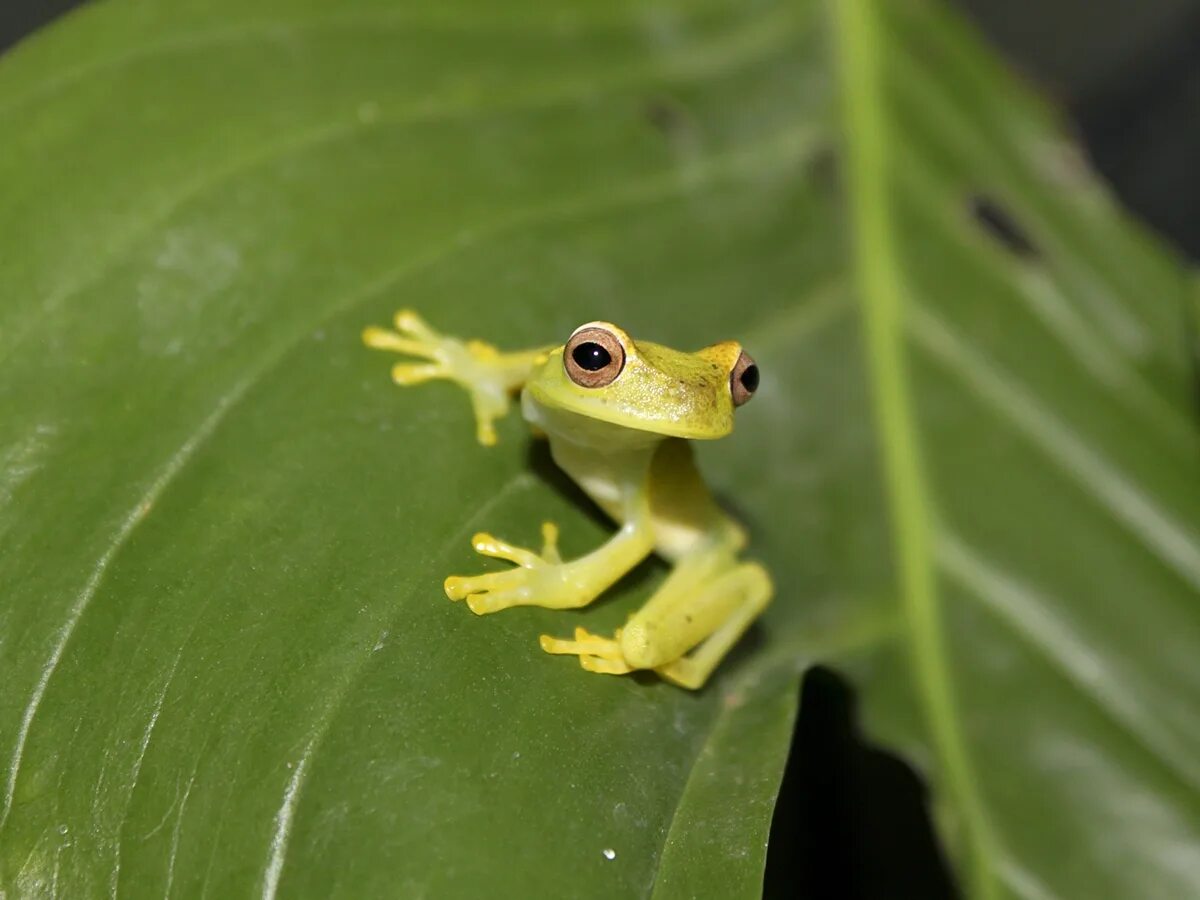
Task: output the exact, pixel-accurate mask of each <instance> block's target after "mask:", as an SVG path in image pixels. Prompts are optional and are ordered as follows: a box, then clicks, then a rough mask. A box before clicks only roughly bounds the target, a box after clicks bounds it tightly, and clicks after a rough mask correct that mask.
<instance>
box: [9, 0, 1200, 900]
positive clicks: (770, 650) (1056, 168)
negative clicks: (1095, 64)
mask: <svg viewBox="0 0 1200 900" xmlns="http://www.w3.org/2000/svg"><path fill="white" fill-rule="evenodd" d="M426 7H427V8H420V7H418V6H416V5H413V6H410V7H396V6H395V5H394V4H391V3H385V2H383V0H374V2H372V0H358V2H355V3H353V4H350V3H343V4H339V5H338V6H337V8H336V10H333V9H332V7H331V6H330V5H329V4H326V3H321V2H318V0H266V2H262V3H255V4H235V3H231V2H226V0H184V2H179V3H172V4H169V5H166V4H153V3H149V2H146V0H109V2H105V3H98V4H95V5H93V6H90V7H88V8H86V9H85V10H84V11H83V12H81V13H80V14H78V15H75V16H74V17H72V18H71V19H69V20H68V21H67V22H65V23H63V24H62V25H60V26H57V27H55V28H52V29H51V30H49V31H48V32H46V33H44V34H43V35H41V36H39V37H38V38H37V39H36V40H34V41H32V42H29V43H27V44H25V45H23V46H22V47H20V48H18V50H17V51H16V52H14V53H12V54H11V55H9V56H8V57H6V58H5V59H4V60H2V61H0V130H2V133H3V134H4V140H3V143H2V144H0V184H2V185H3V194H2V197H3V199H2V201H0V204H2V205H0V246H2V247H3V248H4V252H3V253H0V296H2V297H3V303H2V304H0V372H2V377H0V498H2V505H0V540H2V541H3V544H2V546H3V548H4V551H3V554H0V584H2V585H3V586H4V600H3V602H2V603H0V679H2V682H3V684H4V691H3V695H2V697H3V699H0V760H2V762H0V765H2V766H3V776H4V777H3V781H2V784H3V788H4V790H3V795H2V796H0V800H2V806H0V810H2V813H3V824H2V825H0V885H3V886H4V887H5V888H6V889H7V890H9V891H10V892H11V893H12V894H13V895H14V896H21V897H24V896H40V895H51V894H59V893H65V894H68V895H84V896H90V895H93V894H97V893H102V892H105V891H111V892H113V893H123V894H130V893H132V894H142V893H146V894H159V893H161V894H167V895H170V894H171V893H173V892H174V893H177V894H182V895H185V896H193V895H198V894H204V893H209V894H215V895H218V896H227V895H243V894H246V893H248V892H250V891H252V890H256V891H259V892H261V893H262V894H263V895H264V896H272V895H274V894H275V892H276V890H277V889H278V890H281V891H286V892H290V893H293V894H294V893H298V892H303V893H305V894H307V895H312V896H326V895H337V896H354V897H357V896H376V895H401V896H417V895H426V894H427V895H431V896H446V895H447V894H453V895H470V894H476V893H483V892H485V891H486V892H487V893H488V894H489V895H501V896H530V895H541V894H546V895H550V896H566V895H569V896H590V895H595V896H612V895H616V896H630V895H633V896H639V895H647V894H650V893H655V894H656V895H657V896H660V897H675V896H693V895H696V894H707V895H711V894H718V895H721V896H749V895H753V894H754V893H756V892H757V889H758V885H759V883H760V879H761V872H762V863H763V856H764V846H765V840H766V834H767V828H768V825H769V821H770V811H771V807H772V803H773V797H774V793H775V791H776V789H777V784H778V779H779V773H780V770H781V768H782V764H783V760H784V758H785V756H786V753H787V741H788V738H789V735H790V732H791V722H792V717H793V715H794V704H795V696H796V692H795V688H796V680H797V677H798V674H799V673H800V671H802V669H803V668H804V667H805V666H807V665H808V664H809V663H810V662H811V661H813V660H824V661H826V662H829V663H830V664H832V665H834V666H835V667H837V668H839V669H840V670H842V671H844V672H847V673H848V674H849V675H850V676H851V677H852V679H853V680H854V682H855V683H856V684H857V685H858V686H859V687H860V689H861V692H862V698H863V702H864V706H865V710H866V714H867V726H868V730H869V732H870V733H871V734H872V735H874V736H875V737H877V738H878V739H880V740H884V741H887V742H889V743H891V744H892V745H894V746H897V747H900V748H902V749H903V750H904V752H905V753H906V754H907V756H908V758H909V759H911V760H912V761H913V762H914V764H915V765H917V766H918V768H920V769H921V771H923V772H924V773H925V774H926V776H927V777H928V778H929V779H930V780H931V782H932V785H933V789H934V795H935V797H936V798H937V802H938V814H939V816H938V817H939V822H940V824H941V827H942V831H943V835H944V836H945V837H946V839H947V841H948V843H949V844H950V845H951V847H952V851H953V855H954V857H955V859H956V860H957V863H958V869H959V872H960V875H961V878H962V881H963V883H964V885H965V886H967V887H968V888H969V889H970V890H971V892H972V893H973V894H975V895H977V896H992V895H999V894H1001V893H1012V894H1016V895H1020V896H1025V897H1030V898H1042V897H1052V896H1062V897H1076V896H1087V897H1106V896H1113V897H1117V896H1122V897H1133V896H1137V897H1141V896H1183V895H1187V894H1190V893H1195V891H1196V889H1197V886H1198V885H1200V850H1198V849H1197V848H1200V840H1198V835H1197V832H1198V830H1200V790H1198V788H1200V762H1197V761H1198V760H1200V752H1198V751H1200V702H1198V701H1200V667H1198V666H1196V664H1195V661H1196V659H1197V657H1198V652H1200V610H1198V608H1197V588H1200V540H1198V539H1197V536H1196V532H1195V522H1196V521H1197V520H1198V518H1200V479H1197V478H1196V475H1197V471H1196V468H1197V462H1196V459H1197V457H1196V432H1195V428H1194V423H1193V422H1191V421H1190V420H1189V418H1188V409H1189V407H1188V406H1187V394H1186V386H1187V379H1188V371H1187V364H1186V356H1185V353H1184V342H1183V338H1182V334H1183V330H1182V321H1183V303H1184V299H1183V298H1184V296H1185V293H1186V282H1185V280H1184V276H1183V274H1182V273H1181V272H1180V271H1179V269H1178V268H1177V267H1176V266H1175V265H1174V264H1173V263H1172V262H1171V261H1169V260H1167V259H1166V258H1165V257H1164V256H1163V255H1162V254H1160V253H1158V252H1157V251H1155V250H1154V249H1153V248H1152V247H1151V246H1149V243H1148V242H1147V241H1146V240H1145V238H1144V237H1142V236H1141V235H1140V234H1139V233H1137V232H1136V231H1134V230H1133V229H1131V228H1129V227H1128V226H1127V225H1126V224H1124V223H1123V222H1122V221H1121V219H1120V216H1119V215H1117V214H1116V213H1115V212H1114V210H1113V209H1112V207H1111V204H1110V203H1109V201H1108V200H1107V198H1106V197H1105V195H1104V194H1103V192H1102V191H1100V190H1099V189H1098V188H1097V187H1096V185H1095V184H1094V183H1093V182H1092V181H1091V180H1090V177H1089V176H1088V174H1087V173H1086V171H1085V170H1084V168H1083V166H1082V165H1081V164H1080V162H1079V160H1078V158H1077V156H1076V155H1075V154H1074V153H1073V151H1072V150H1071V148H1070V147H1069V146H1067V145H1066V144H1064V143H1063V142H1062V141H1061V140H1060V139H1059V138H1057V137H1056V136H1055V129H1054V127H1053V124H1052V123H1050V122H1049V121H1048V117H1047V116H1046V114H1045V111H1044V110H1042V109H1041V108H1040V107H1038V106H1036V105H1035V104H1033V103H1031V101H1030V100H1029V99H1028V97H1027V96H1026V94H1025V93H1024V92H1023V91H1022V90H1019V89H1016V88H1014V87H1013V85H1012V83H1011V80H1010V79H1009V78H1008V77H1007V76H1005V75H1003V74H1002V73H1001V72H1000V71H999V70H998V68H997V65H996V63H995V62H994V61H992V60H991V58H990V57H989V55H988V54H987V53H985V52H983V51H982V50H981V49H980V48H979V46H978V44H977V42H976V40H975V39H974V38H973V37H971V36H970V35H968V34H965V33H964V32H963V31H962V30H961V28H960V26H959V25H958V24H957V23H956V22H954V21H953V20H950V19H948V18H947V17H946V16H945V15H944V14H943V12H942V11H941V10H940V9H937V8H932V7H928V6H926V5H925V4H923V3H919V2H911V0H910V2H904V3H896V4H888V9H887V12H886V14H884V13H882V12H880V11H879V10H877V9H874V6H873V4H868V3H863V4H858V3H853V2H851V0H839V2H835V3H834V4H833V6H832V10H833V14H832V15H827V11H826V9H825V8H823V7H821V6H819V5H817V4H814V3H802V2H797V3H771V2H762V3H750V4H733V3H720V2H713V3H704V4H703V5H701V4H678V5H666V4H664V5H654V6H646V5H641V4H632V5H626V4H623V3H618V4H611V3H599V2H594V3H590V4H589V3H583V2H580V3H577V4H573V5H571V6H570V7H567V6H562V7H558V8H555V9H551V10H547V9H545V8H544V7H543V5H541V4H528V5H525V6H517V7H513V6H512V5H511V4H509V5H506V6H505V7H504V10H503V13H501V12H499V11H498V10H497V9H494V8H493V7H492V6H488V5H485V4H473V3H470V2H466V0H462V2H456V3H453V4H439V5H434V4H427V5H426ZM476 7H477V8H476ZM835 74H836V75H837V76H838V77H836V78H835ZM843 122H844V123H846V125H847V127H848V130H847V131H846V132H845V134H846V135H847V136H846V137H845V138H844V139H843V138H842V134H843V132H842V124H843ZM847 211H848V212H849V213H850V215H849V217H848V216H847ZM1018 237H1019V238H1020V239H1018ZM398 306H414V307H416V308H418V309H421V310H423V311H424V312H425V313H426V314H427V315H428V316H429V317H430V318H431V319H432V320H433V321H434V322H436V323H437V324H438V325H439V326H441V327H443V328H445V329H446V330H447V331H450V332H457V333H463V334H468V335H479V336H481V337H486V338H488V339H491V340H495V341H497V342H499V343H501V344H503V345H506V346H510V347H520V346H527V345H531V344H532V345H536V344H541V343H544V342H546V341H548V340H553V339H555V338H561V337H562V336H565V335H566V334H567V333H569V331H570V330H571V329H572V328H573V327H574V326H575V325H577V324H578V323H579V322H581V321H584V320H587V319H589V318H595V317H598V316H603V317H605V318H610V319H613V320H615V321H618V322H620V323H622V324H623V325H625V326H626V327H627V328H629V329H630V330H631V331H632V332H633V333H634V334H636V335H645V336H647V337H649V338H652V339H657V340H661V341H664V342H668V343H671V344H674V345H677V346H681V347H692V346H699V345H702V344H705V343H708V342H710V341H712V340H715V339H719V338H724V337H738V338H740V339H742V340H743V341H744V342H745V343H746V344H747V345H748V346H749V347H750V349H751V351H752V352H753V353H754V354H755V356H756V357H757V358H758V359H759V361H760V363H761V364H762V367H763V371H764V381H763V388H762V390H761V392H760V397H759V398H758V399H757V400H756V401H755V402H754V403H753V404H750V405H749V406H747V407H746V409H745V410H743V411H741V413H740V415H739V428H738V433H737V435H735V436H734V437H733V438H731V439H729V440H726V441H722V442H719V443H716V444H713V445H710V446H705V447H703V448H701V449H702V462H703V464H704V466H705V469H706V472H707V473H708V474H709V476H710V478H711V480H712V482H713V483H714V484H715V485H716V486H717V487H718V489H719V490H720V491H721V492H722V495H723V496H724V497H726V498H727V500H728V501H729V503H730V505H731V506H732V507H734V508H735V509H737V510H738V512H739V513H740V514H741V515H743V516H744V517H745V518H746V520H747V521H748V522H749V523H750V524H751V526H752V528H753V530H754V532H755V534H754V538H753V542H752V552H753V553H754V554H755V555H757V556H760V557H761V558H763V559H764V560H766V561H767V563H768V564H769V565H770V567H771V568H772V570H773V571H774V573H775V575H776V578H777V581H778V583H779V594H778V598H777V600H776V602H775V604H774V605H773V606H772V608H771V609H770V610H769V612H768V614H767V616H766V617H765V618H764V621H763V625H762V627H761V628H760V629H758V630H756V631H755V632H754V633H753V635H752V636H751V638H750V639H749V640H747V641H746V642H744V646H743V647H742V648H740V649H739V652H738V653H736V654H735V656H734V658H733V659H731V660H730V661H729V663H728V664H727V665H726V666H725V667H724V668H723V670H722V672H721V674H720V677H719V678H718V679H717V680H716V681H715V683H714V684H713V685H712V686H711V687H710V688H709V689H708V690H706V691H704V692H702V693H699V694H688V693H685V692H683V691H679V690H676V689H674V688H671V687H668V686H665V685H662V684H659V683H657V682H654V681H653V680H652V679H648V680H638V679H632V678H625V679H612V678H602V677H598V676H592V675H588V674H586V673H584V672H581V671H580V670H579V669H578V668H577V667H575V666H573V665H572V664H571V663H570V661H568V660H563V659H556V658H551V657H548V656H546V655H545V654H542V653H541V652H540V650H539V649H538V647H537V643H536V637H537V635H538V633H539V632H542V631H552V632H562V633H567V632H569V631H570V629H571V628H573V627H574V626H575V625H576V624H579V623H586V624H587V625H588V626H589V627H592V628H599V629H605V628H611V627H614V626H615V625H617V624H619V623H620V621H622V619H623V617H624V616H625V615H626V614H627V613H628V612H629V611H630V610H632V609H633V608H635V607H636V605H637V604H639V603H641V602H643V601H644V600H645V598H646V597H647V596H648V595H649V593H650V592H651V591H652V590H653V587H654V585H655V584H656V583H657V582H658V581H659V580H660V578H661V574H662V572H661V569H662V567H661V566H659V565H657V564H652V565H648V566H646V567H644V568H643V569H642V570H640V571H639V572H638V573H637V574H636V575H635V577H633V578H631V579H628V581H627V583H626V584H624V586H623V587H622V588H621V589H620V590H619V591H617V592H616V593H615V596H614V597H613V598H612V599H610V600H605V601H603V602H601V603H599V604H597V605H596V606H595V607H594V608H593V609H589V610H587V611H583V612H580V613H553V612H549V611H545V610H514V611H511V612H507V613H505V614H502V615H499V616H494V617H489V618H487V619H482V620H481V619H476V618H474V617H472V616H471V615H470V614H469V613H468V612H467V611H466V610H464V609H462V608H461V607H460V606H456V605H452V604H450V603H448V602H446V601H445V599H444V598H443V597H442V596H441V592H440V587H439V585H440V581H441V579H442V578H443V577H444V576H445V575H446V574H448V573H450V572H458V571H472V570H473V568H474V567H475V566H476V565H477V561H476V560H475V559H474V558H473V555H472V553H471V551H470V548H469V545H468V537H469V536H470V534H471V533H472V532H473V531H475V530H477V529H478V528H480V527H484V526H486V527H488V528H489V529H491V530H494V531H496V532H498V533H501V534H504V535H505V536H509V537H511V538H513V539H516V540H520V541H531V540H533V539H534V537H535V535H536V532H537V525H538V523H539V522H540V521H541V520H542V519H543V518H552V519H556V520H557V521H559V522H560V523H561V524H562V526H563V530H564V543H565V549H566V550H567V551H568V552H573V553H578V552H583V551H585V550H587V549H588V548H590V547H592V546H594V545H596V544H597V543H598V542H600V541H601V540H603V538H604V536H605V535H606V534H607V533H608V531H609V530H610V529H609V526H607V525H605V524H604V523H602V522H600V521H599V520H597V519H596V518H594V517H593V516H592V515H591V514H590V513H589V510H588V508H587V506H586V505H585V504H584V503H582V502H580V500H579V497H578V495H577V494H575V493H573V492H572V491H571V490H570V489H569V488H567V489H565V490H557V489H556V488H563V487H565V486H564V485H563V484H562V479H561V478H558V477H557V476H555V474H554V472H553V467H552V466H551V465H549V464H548V463H547V461H546V458H545V456H544V451H542V450H539V449H537V448H533V449H530V447H531V445H530V442H529V441H528V439H527V437H526V429H525V428H524V426H523V424H522V423H521V422H520V421H518V420H517V418H516V417H510V419H509V420H508V421H506V422H505V423H503V427H502V430H501V435H502V443H501V445H500V446H499V447H498V448H495V449H492V450H487V449H483V448H480V447H478V446H476V445H475V444H474V443H473V440H472V426H471V421H470V414H469V411H468V409H467V406H466V403H465V400H464V398H463V397H462V396H461V395H460V394H459V393H457V392H456V390H455V389H454V388H453V387H452V386H448V385H444V384H430V385H426V386H423V387H421V388H419V389H413V390H404V391H401V390H397V389H395V388H394V387H392V386H391V385H390V384H389V383H388V379H387V366H388V361H387V360H386V359H384V358H383V357H380V356H379V355H377V354H373V353H370V352H368V351H366V350H364V349H362V348H361V346H360V345H359V343H358V333H359V331H360V329H361V328H362V326H363V325H365V324H368V323H372V322H375V323H382V322H384V321H386V318H387V316H388V315H389V314H390V312H391V311H392V310H393V309H394V308H396V307H398ZM893 559H895V560H896V561H897V563H896V564H895V565H893V564H892V562H891V560H893ZM610 857H611V858H610Z"/></svg>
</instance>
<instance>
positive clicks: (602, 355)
mask: <svg viewBox="0 0 1200 900" xmlns="http://www.w3.org/2000/svg"><path fill="white" fill-rule="evenodd" d="M571 358H572V359H574V360H575V364H576V365H577V366H579V368H581V369H586V370H587V371H589V372H599V371H600V370H601V369H603V368H604V367H605V366H607V365H608V364H609V363H610V362H612V355H611V354H610V353H609V352H608V351H607V350H605V349H604V348H603V347H601V346H600V345H599V344H594V343H592V342H591V341H584V342H583V343H582V344H580V345H579V346H578V347H576V348H575V349H574V350H572V351H571Z"/></svg>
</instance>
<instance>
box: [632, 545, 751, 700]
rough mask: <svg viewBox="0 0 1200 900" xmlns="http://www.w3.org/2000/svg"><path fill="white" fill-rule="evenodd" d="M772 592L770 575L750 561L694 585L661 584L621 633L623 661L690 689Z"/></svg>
mask: <svg viewBox="0 0 1200 900" xmlns="http://www.w3.org/2000/svg"><path fill="white" fill-rule="evenodd" d="M771 593H772V585H771V579H770V576H768V575H767V571H766V569H764V568H763V567H762V566H761V565H759V564H758V563H754V562H747V563H735V564H733V565H732V566H731V567H730V568H726V569H724V570H721V571H719V573H717V574H715V575H714V577H713V578H712V580H709V581H706V582H705V583H702V584H699V585H697V584H695V583H694V582H693V583H691V584H687V583H684V584H681V585H670V584H667V585H664V586H663V589H661V590H660V591H659V592H658V593H657V594H656V595H655V596H654V597H652V598H651V600H650V602H649V603H647V604H646V605H645V606H644V607H643V608H642V609H641V610H639V611H638V612H637V613H635V614H634V615H633V617H632V618H631V619H630V620H629V622H628V624H627V625H626V626H625V628H623V629H622V631H621V635H620V645H621V655H622V658H623V659H624V661H625V663H626V664H627V665H629V666H630V667H631V668H635V669H654V670H655V671H656V672H658V674H659V675H661V676H662V677H663V678H665V679H667V680H668V681H671V682H673V683H675V684H677V685H679V686H681V687H685V688H691V689H693V690H695V689H697V688H699V687H701V686H703V685H704V682H705V681H707V680H708V676H709V675H710V674H712V671H713V670H714V669H715V668H716V667H717V665H718V664H719V663H720V662H721V660H722V659H724V658H725V655H726V654H727V653H728V652H729V650H730V649H731V648H732V647H733V645H734V644H735V643H737V640H738V638H740V637H741V636H742V634H743V633H744V632H745V631H746V629H747V628H749V627H750V624H751V623H752V622H753V621H754V620H755V619H756V618H758V616H759V614H760V613H761V612H762V611H763V609H765V608H766V606H767V603H768V602H770V599H771ZM693 648H694V649H693ZM688 651H691V652H690V653H688ZM685 654H687V655H685Z"/></svg>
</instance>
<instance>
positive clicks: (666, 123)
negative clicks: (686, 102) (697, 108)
mask: <svg viewBox="0 0 1200 900" xmlns="http://www.w3.org/2000/svg"><path fill="white" fill-rule="evenodd" d="M645 116H646V121H647V122H649V123H650V124H651V125H653V126H654V127H655V128H656V129H658V130H659V131H660V132H662V133H663V134H664V135H665V136H666V137H669V138H670V137H677V136H679V135H681V134H682V133H683V132H685V131H687V130H688V128H689V122H688V114H687V110H686V109H684V108H683V106H682V105H681V104H680V103H678V102H677V101H675V100H672V99H671V98H670V97H654V98H651V99H650V100H649V101H647V103H646V108H645Z"/></svg>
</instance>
